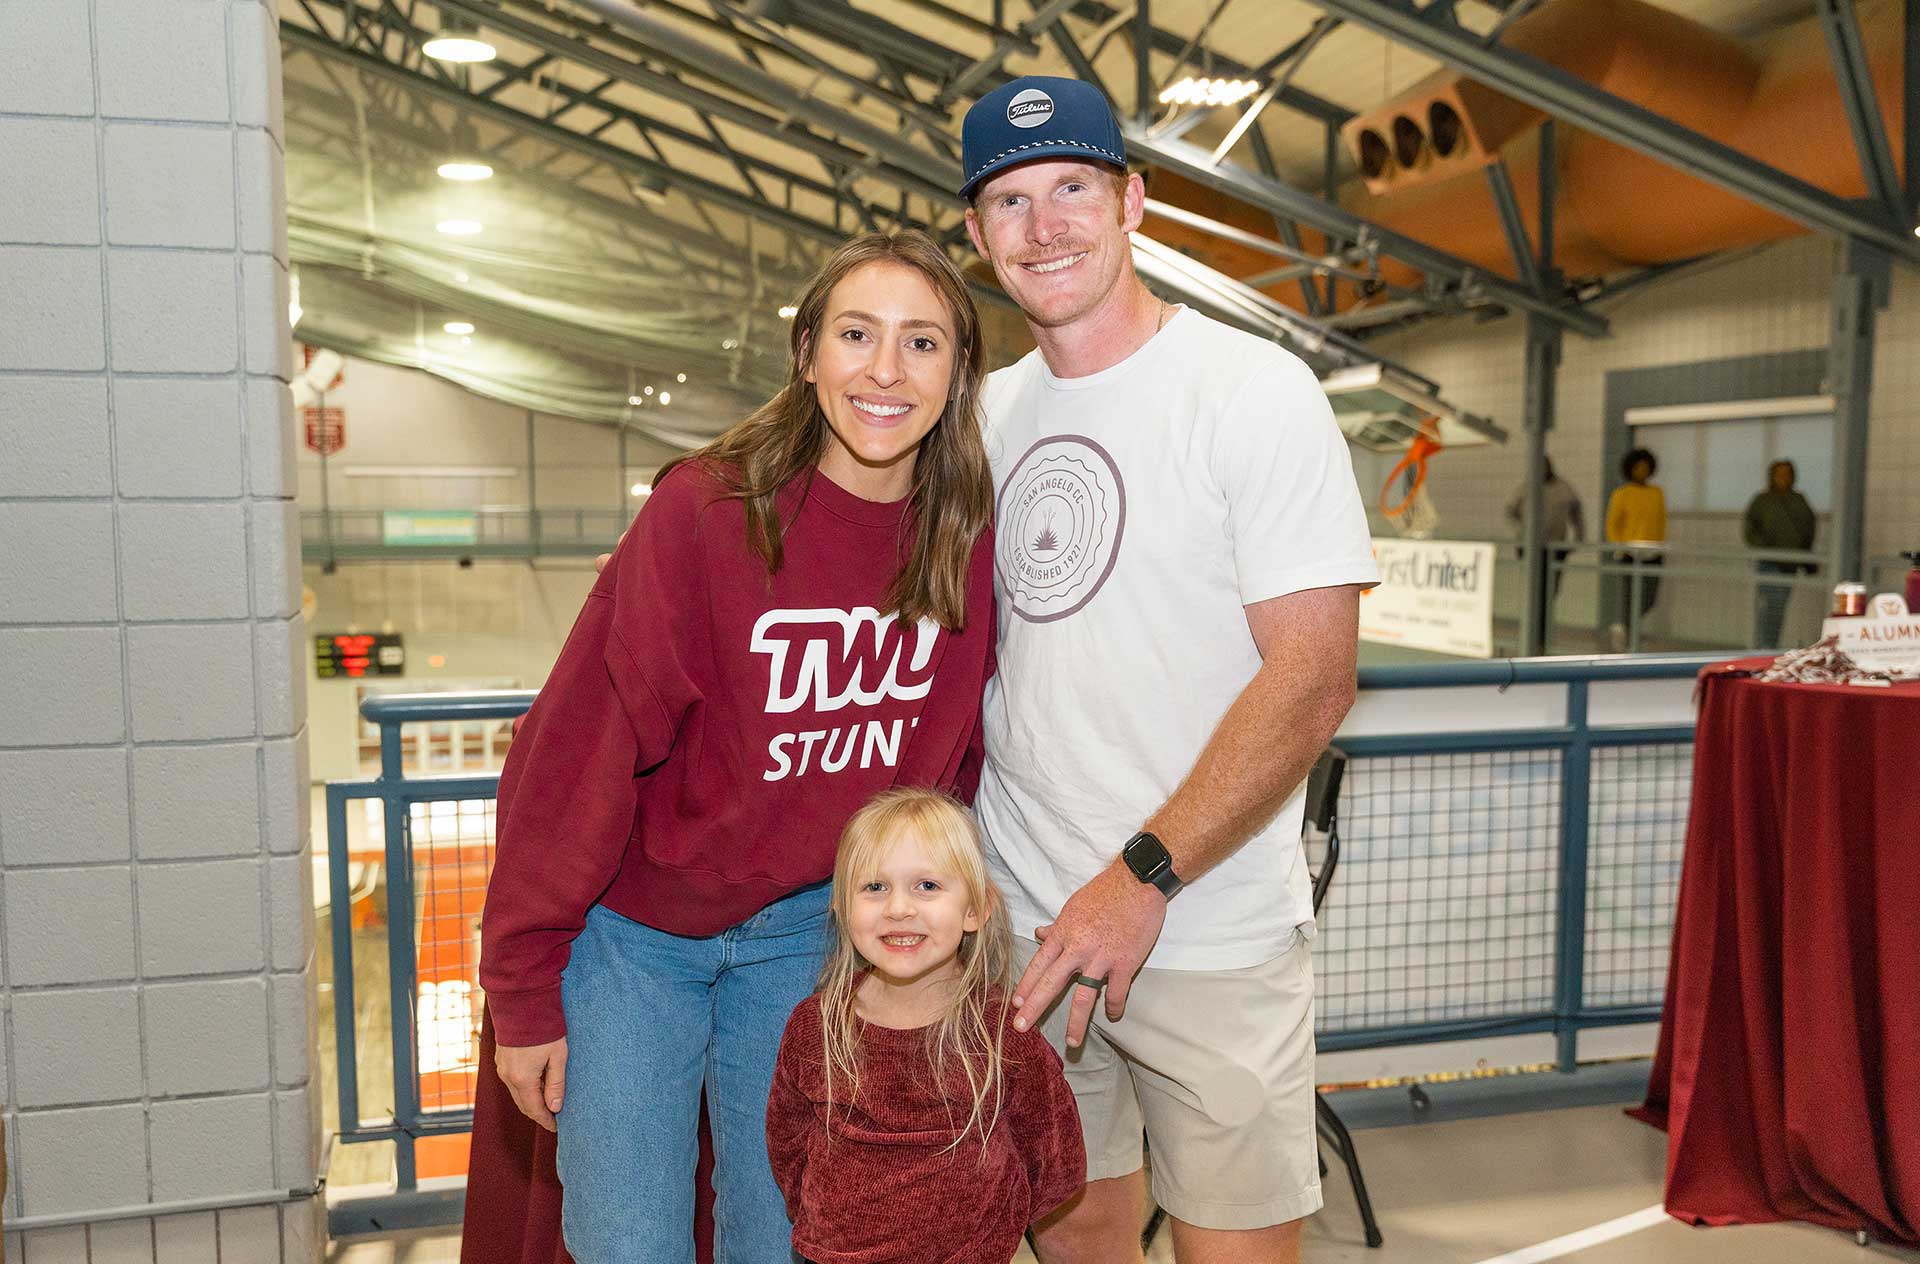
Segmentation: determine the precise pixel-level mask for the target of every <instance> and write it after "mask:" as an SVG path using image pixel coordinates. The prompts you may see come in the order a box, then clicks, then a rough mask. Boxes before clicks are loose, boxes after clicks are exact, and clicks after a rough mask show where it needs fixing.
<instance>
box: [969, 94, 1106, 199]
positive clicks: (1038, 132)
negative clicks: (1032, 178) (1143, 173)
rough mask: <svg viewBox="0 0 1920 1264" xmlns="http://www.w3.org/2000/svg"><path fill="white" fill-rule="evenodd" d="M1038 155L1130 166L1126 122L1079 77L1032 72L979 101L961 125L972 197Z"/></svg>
mask: <svg viewBox="0 0 1920 1264" xmlns="http://www.w3.org/2000/svg"><path fill="white" fill-rule="evenodd" d="M1036 158H1079V159H1083V160H1089V159H1090V160H1092V161H1094V162H1104V163H1106V164H1108V165H1109V166H1113V167H1118V168H1119V169H1120V171H1121V173H1122V174H1124V173H1125V172H1126V169H1127V148H1126V142H1125V141H1123V140H1122V139H1121V138H1120V124H1119V123H1117V122H1115V121H1114V118H1113V109H1112V107H1110V106H1109V105H1108V104H1107V98H1106V97H1105V96H1104V95H1103V94H1102V93H1101V91H1100V89H1098V88H1096V87H1094V86H1093V85H1092V84H1090V83H1082V82H1081V81H1080V80H1078V79H1059V78H1055V77H1053V76H1051V75H1027V76H1025V77H1024V78H1020V79H1015V80H1013V81H1012V82H1011V83H1004V84H1001V85H1000V86H999V87H997V88H995V89H994V90H993V91H992V92H989V93H987V95H985V96H983V97H981V98H980V99H979V100H978V101H975V102H974V103H973V108H972V109H970V110H968V111H967V117H966V119H965V121H964V122H962V123H961V124H960V165H961V166H962V167H963V168H964V169H965V170H966V173H967V176H966V183H964V184H962V185H961V186H960V196H961V197H963V198H971V197H972V196H973V191H974V190H975V189H977V188H979V187H980V182H981V181H983V180H985V179H987V178H988V177H989V176H991V175H993V174H994V173H995V172H996V171H1001V170H1004V169H1005V168H1007V167H1011V166H1014V165H1016V164H1018V163H1023V162H1032V161H1033V160H1034V159H1036Z"/></svg>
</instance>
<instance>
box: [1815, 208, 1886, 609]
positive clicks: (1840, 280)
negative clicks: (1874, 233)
mask: <svg viewBox="0 0 1920 1264" xmlns="http://www.w3.org/2000/svg"><path fill="white" fill-rule="evenodd" d="M1888 280H1889V278H1888V276H1887V261H1886V256H1884V255H1882V254H1880V253H1879V252H1877V251H1874V250H1871V249H1869V248H1867V247H1864V246H1862V245H1860V244H1859V243H1857V242H1849V243H1848V244H1847V246H1846V248H1845V250H1844V251H1843V252H1842V254H1841V261H1840V270H1839V274H1838V275H1837V276H1835V277H1834V281H1833V317H1832V325H1831V332H1830V334H1829V336H1828V341H1827V390H1828V392H1829V393H1830V394H1831V395H1832V396H1833V534H1834V538H1833V542H1832V553H1833V558H1834V566H1835V568H1836V570H1837V572H1838V573H1837V574H1836V575H1835V576H1834V578H1835V579H1865V578H1866V575H1865V574H1864V572H1863V569H1862V562H1863V561H1864V559H1865V557H1866V515H1867V435H1868V429H1869V422H1870V409H1871V407H1872V402H1873V332H1874V330H1873V327H1874V322H1875V315H1876V313H1877V312H1878V311H1879V310H1880V309H1882V308H1884V307H1885V306H1886V305H1887V297H1888V288H1889V287H1888Z"/></svg>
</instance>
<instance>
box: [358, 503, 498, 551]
mask: <svg viewBox="0 0 1920 1264" xmlns="http://www.w3.org/2000/svg"><path fill="white" fill-rule="evenodd" d="M380 526H381V537H382V539H383V540H384V541H385V542H386V543H388V544H399V545H408V544H420V545H425V544H474V543H477V542H478V541H479V539H480V525H479V521H478V519H477V518H476V517H475V516H474V513H473V511H472V510H470V509H388V510H386V511H384V512H383V513H382V514H381V516H380Z"/></svg>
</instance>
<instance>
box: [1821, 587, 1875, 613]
mask: <svg viewBox="0 0 1920 1264" xmlns="http://www.w3.org/2000/svg"><path fill="white" fill-rule="evenodd" d="M1866 613H1867V586H1866V585H1865V584H1862V583H1858V582H1856V581H1854V580H1848V581H1847V582H1846V583H1844V584H1835V585H1834V586H1833V608H1832V609H1831V610H1830V611H1828V615H1829V617H1831V618H1835V619H1858V618H1861V617H1862V616H1864V615H1865V614H1866Z"/></svg>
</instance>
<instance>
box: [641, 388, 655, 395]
mask: <svg viewBox="0 0 1920 1264" xmlns="http://www.w3.org/2000/svg"><path fill="white" fill-rule="evenodd" d="M640 393H641V394H643V395H651V394H653V388H652V387H651V386H648V387H645V388H643V389H642V390H641V392H640Z"/></svg>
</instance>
